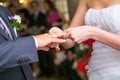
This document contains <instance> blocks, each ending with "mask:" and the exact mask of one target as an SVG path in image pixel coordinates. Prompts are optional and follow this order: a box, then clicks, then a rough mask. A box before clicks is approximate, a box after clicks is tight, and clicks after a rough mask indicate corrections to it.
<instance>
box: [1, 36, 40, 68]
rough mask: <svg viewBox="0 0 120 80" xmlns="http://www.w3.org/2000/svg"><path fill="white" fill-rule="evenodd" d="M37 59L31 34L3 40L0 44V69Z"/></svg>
mask: <svg viewBox="0 0 120 80" xmlns="http://www.w3.org/2000/svg"><path fill="white" fill-rule="evenodd" d="M37 61H38V56H37V50H36V46H35V41H34V38H33V37H32V36H30V37H24V38H18V39H16V40H11V41H4V42H2V43H1V44H0V69H4V68H10V67H16V66H20V65H24V64H28V63H33V62H37Z"/></svg>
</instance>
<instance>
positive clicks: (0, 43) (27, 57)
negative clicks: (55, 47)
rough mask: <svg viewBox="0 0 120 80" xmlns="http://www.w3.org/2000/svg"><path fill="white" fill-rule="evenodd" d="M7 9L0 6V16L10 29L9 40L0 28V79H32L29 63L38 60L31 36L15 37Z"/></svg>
mask: <svg viewBox="0 0 120 80" xmlns="http://www.w3.org/2000/svg"><path fill="white" fill-rule="evenodd" d="M9 16H11V15H10V13H9V11H8V10H7V9H6V8H4V7H2V6H0V17H1V18H2V19H3V21H4V22H5V24H6V25H7V26H8V28H9V29H10V31H11V34H12V36H13V40H11V39H10V38H9V37H8V36H7V35H6V34H5V33H4V31H3V30H2V29H1V28H0V80H33V77H32V73H31V69H30V67H29V65H28V64H29V63H32V62H36V61H38V56H37V51H36V46H35V41H34V39H33V37H32V36H30V37H24V38H17V37H16V36H15V33H14V30H13V28H12V27H11V26H10V23H9V19H8V17H9Z"/></svg>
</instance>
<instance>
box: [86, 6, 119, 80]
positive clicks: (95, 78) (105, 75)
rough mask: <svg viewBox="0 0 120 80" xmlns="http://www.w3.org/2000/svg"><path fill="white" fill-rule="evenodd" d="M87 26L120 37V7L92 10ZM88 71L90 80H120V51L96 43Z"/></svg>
mask: <svg viewBox="0 0 120 80" xmlns="http://www.w3.org/2000/svg"><path fill="white" fill-rule="evenodd" d="M85 24H86V25H89V26H97V27H99V28H101V29H103V30H105V31H108V32H111V33H114V34H117V35H120V5H113V6H110V7H107V8H103V9H100V10H96V9H92V8H90V9H89V10H88V12H87V13H86V16H85ZM111 37H112V36H111ZM87 69H88V78H89V80H120V51H118V50H115V49H113V48H111V47H109V46H107V45H105V44H103V43H101V42H98V41H95V42H94V44H93V52H92V56H91V58H90V62H89V64H88V66H87Z"/></svg>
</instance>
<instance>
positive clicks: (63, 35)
mask: <svg viewBox="0 0 120 80" xmlns="http://www.w3.org/2000/svg"><path fill="white" fill-rule="evenodd" d="M52 36H53V37H54V38H67V37H68V36H69V33H59V34H53V35H52Z"/></svg>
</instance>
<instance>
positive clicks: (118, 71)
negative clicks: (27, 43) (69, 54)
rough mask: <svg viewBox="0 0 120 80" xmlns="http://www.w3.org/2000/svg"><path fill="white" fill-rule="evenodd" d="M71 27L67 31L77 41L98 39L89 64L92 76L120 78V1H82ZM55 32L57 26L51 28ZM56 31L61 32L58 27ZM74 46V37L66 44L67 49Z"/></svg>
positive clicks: (100, 79) (91, 78) (92, 78)
mask: <svg viewBox="0 0 120 80" xmlns="http://www.w3.org/2000/svg"><path fill="white" fill-rule="evenodd" d="M83 25H87V26H83ZM76 26H78V27H76ZM92 26H94V27H92ZM70 27H72V28H70V29H68V30H66V31H67V32H69V33H71V37H72V38H73V40H74V41H75V42H78V43H80V42H82V41H84V40H87V39H89V38H92V39H95V40H96V41H95V43H94V45H93V52H92V57H91V59H90V62H89V65H88V66H87V69H88V79H89V80H119V79H120V51H118V50H120V47H119V46H120V37H119V35H120V0H80V3H79V6H78V9H77V11H76V14H75V16H74V18H73V20H72V22H71V24H70ZM73 27H76V28H73ZM52 32H54V33H55V29H51V30H50V33H52ZM60 32H61V31H60ZM56 33H59V31H57V29H56ZM115 34H117V35H115ZM114 37H115V38H116V39H119V41H118V40H115V38H114ZM117 42H119V43H117ZM73 45H74V42H73V41H72V40H71V39H68V42H67V43H66V44H64V46H65V47H66V48H68V47H71V46H73ZM108 45H109V46H108ZM110 46H111V47H110ZM112 47H113V48H112ZM116 49H118V50H116Z"/></svg>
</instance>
